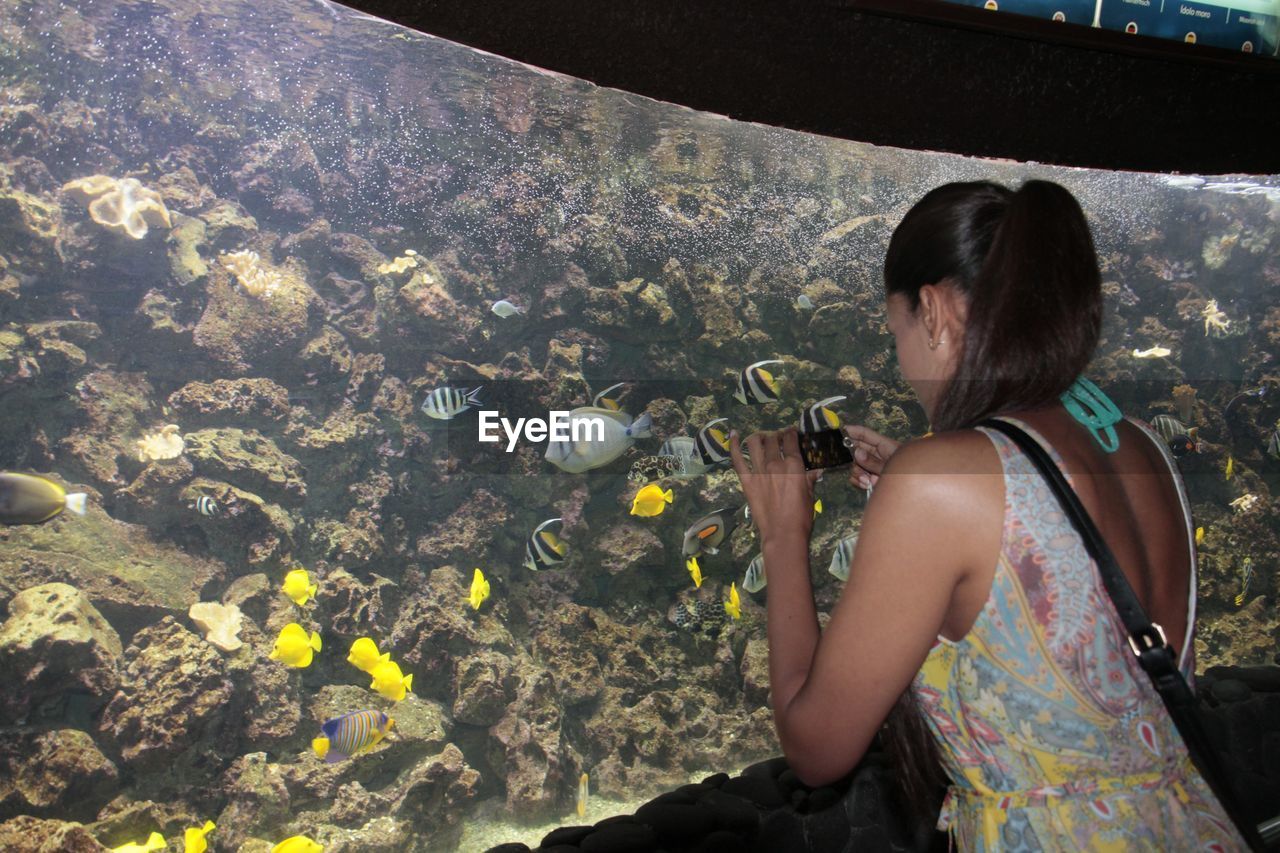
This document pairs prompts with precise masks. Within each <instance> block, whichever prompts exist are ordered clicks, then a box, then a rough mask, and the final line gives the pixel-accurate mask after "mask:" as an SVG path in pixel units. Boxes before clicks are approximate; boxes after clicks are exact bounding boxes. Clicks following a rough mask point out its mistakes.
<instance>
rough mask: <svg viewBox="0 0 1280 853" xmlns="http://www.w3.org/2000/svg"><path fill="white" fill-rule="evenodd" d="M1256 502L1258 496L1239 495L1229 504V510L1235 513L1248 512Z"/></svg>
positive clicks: (1250, 494)
mask: <svg viewBox="0 0 1280 853" xmlns="http://www.w3.org/2000/svg"><path fill="white" fill-rule="evenodd" d="M1257 502H1258V496H1257V495H1255V494H1252V493H1249V494H1245V495H1241V496H1240V497H1238V498H1236V499H1235V500H1233V501H1232V502H1231V508H1232V509H1234V510H1235V511H1236V512H1242V513H1243V512H1248V511H1249V510H1251V509H1253V507H1254V505H1255V504H1257Z"/></svg>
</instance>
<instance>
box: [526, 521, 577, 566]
mask: <svg viewBox="0 0 1280 853" xmlns="http://www.w3.org/2000/svg"><path fill="white" fill-rule="evenodd" d="M561 520H562V519H559V518H548V519H547V520H546V521H544V522H542V523H541V524H539V525H538V526H537V527H535V528H533V534H532V535H530V536H529V541H528V542H526V543H525V544H524V567H525V568H526V569H528V570H529V571H531V572H537V571H541V570H543V569H549V568H551V567H552V566H554V565H556V564H557V563H563V562H564V558H565V555H566V554H568V553H569V543H568V542H565V541H564V540H563V539H561V538H560V537H559V536H557V535H555V534H554V533H552V532H551V531H550V530H544V529H543V528H545V527H546V526H547V525H549V524H556V523H557V522H559V521H561Z"/></svg>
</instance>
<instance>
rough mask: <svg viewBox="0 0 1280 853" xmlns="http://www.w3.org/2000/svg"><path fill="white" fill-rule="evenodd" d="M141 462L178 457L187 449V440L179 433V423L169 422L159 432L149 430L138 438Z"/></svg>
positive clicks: (139, 459)
mask: <svg viewBox="0 0 1280 853" xmlns="http://www.w3.org/2000/svg"><path fill="white" fill-rule="evenodd" d="M135 444H137V446H138V461H139V462H154V461H156V460H160V459H177V458H178V457H179V456H181V455H182V451H184V450H186V449H187V445H186V442H184V441H183V440H182V436H181V435H179V434H178V425H177V424H168V425H167V426H165V427H164V428H163V429H161V430H160V431H159V432H149V433H147V434H146V435H144V436H142V438H140V439H138V440H137V441H136V442H135Z"/></svg>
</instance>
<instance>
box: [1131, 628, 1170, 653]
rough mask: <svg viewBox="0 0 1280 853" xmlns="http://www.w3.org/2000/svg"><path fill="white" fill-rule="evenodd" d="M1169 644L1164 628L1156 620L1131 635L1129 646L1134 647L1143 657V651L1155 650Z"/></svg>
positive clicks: (1134, 650)
mask: <svg viewBox="0 0 1280 853" xmlns="http://www.w3.org/2000/svg"><path fill="white" fill-rule="evenodd" d="M1153 629H1154V630H1153ZM1168 645H1169V641H1168V639H1166V638H1165V635H1164V629H1163V628H1161V627H1160V626H1159V625H1157V624H1156V623H1155V622H1152V623H1151V625H1150V626H1147V627H1143V628H1139V629H1138V630H1137V631H1134V632H1133V633H1132V634H1130V635H1129V648H1131V649H1133V653H1134V655H1136V656H1137V657H1142V653H1143V652H1150V651H1155V650H1156V649H1162V648H1164V647H1166V646H1168Z"/></svg>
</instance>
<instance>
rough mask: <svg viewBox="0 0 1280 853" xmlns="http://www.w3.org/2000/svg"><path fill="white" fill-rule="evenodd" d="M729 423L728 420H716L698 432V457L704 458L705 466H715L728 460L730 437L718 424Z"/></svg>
mask: <svg viewBox="0 0 1280 853" xmlns="http://www.w3.org/2000/svg"><path fill="white" fill-rule="evenodd" d="M728 421H729V419H728V418H716V419H715V420H714V421H711V422H710V423H708V424H707V425H706V426H704V427H703V428H702V429H700V430H698V437H697V438H696V439H695V441H697V443H698V455H699V456H701V457H702V462H703V464H704V465H708V466H709V465H715V464H716V463H717V462H724V461H726V460H728V458H729V435H728V434H727V433H726V432H725V431H724V430H722V429H719V428H717V427H716V424H723V423H728Z"/></svg>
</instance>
